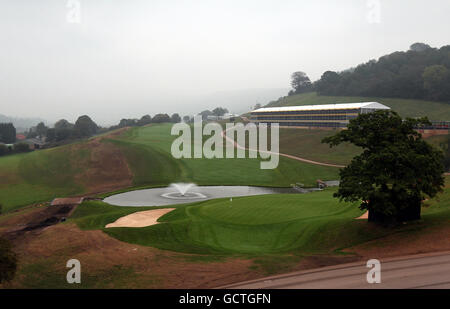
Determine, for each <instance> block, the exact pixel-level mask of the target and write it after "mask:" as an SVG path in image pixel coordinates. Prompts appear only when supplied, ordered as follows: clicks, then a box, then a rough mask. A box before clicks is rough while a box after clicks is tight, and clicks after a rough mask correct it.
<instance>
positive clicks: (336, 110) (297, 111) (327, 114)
mask: <svg viewBox="0 0 450 309" xmlns="http://www.w3.org/2000/svg"><path fill="white" fill-rule="evenodd" d="M388 109H390V108H389V107H387V106H385V105H383V104H380V103H378V102H364V103H343V104H325V105H305V106H284V107H264V108H259V109H257V110H254V111H252V112H251V117H250V121H251V122H254V123H256V124H259V123H267V124H270V123H279V125H280V126H281V127H295V128H308V129H338V128H346V127H347V125H348V123H349V120H351V119H353V118H356V117H358V115H359V114H363V113H371V112H374V111H376V110H388Z"/></svg>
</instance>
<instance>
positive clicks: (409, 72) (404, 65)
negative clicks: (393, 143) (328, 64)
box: [297, 43, 450, 103]
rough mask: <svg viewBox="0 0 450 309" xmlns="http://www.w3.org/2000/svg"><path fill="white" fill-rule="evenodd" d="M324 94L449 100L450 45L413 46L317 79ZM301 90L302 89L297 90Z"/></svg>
mask: <svg viewBox="0 0 450 309" xmlns="http://www.w3.org/2000/svg"><path fill="white" fill-rule="evenodd" d="M314 90H315V91H317V92H318V93H319V94H321V95H339V96H364V97H383V98H407V99H421V100H432V101H439V102H448V103H450V45H446V46H443V47H441V48H439V49H438V48H432V47H430V46H429V45H427V44H424V43H415V44H413V45H411V47H410V49H409V50H408V51H406V52H403V51H398V52H394V53H391V54H389V55H385V56H383V57H380V58H379V59H378V60H370V61H368V62H366V63H363V64H360V65H358V66H357V67H356V68H351V69H348V70H345V71H342V72H333V71H326V72H325V73H323V75H322V77H321V78H320V79H319V80H318V81H316V82H314ZM297 93H300V92H297Z"/></svg>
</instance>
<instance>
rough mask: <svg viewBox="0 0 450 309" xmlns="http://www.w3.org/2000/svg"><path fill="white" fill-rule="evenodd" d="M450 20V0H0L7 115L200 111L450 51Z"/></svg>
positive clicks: (0, 93) (0, 108) (2, 102)
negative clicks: (332, 74) (403, 54)
mask: <svg viewBox="0 0 450 309" xmlns="http://www.w3.org/2000/svg"><path fill="white" fill-rule="evenodd" d="M78 4H79V9H80V10H79V11H78V10H77V8H78ZM378 9H379V10H378ZM78 12H79V14H78ZM448 16H450V1H448V0H442V1H438V0H428V1H423V0H417V1H416V0H395V1H392V0H380V1H376V0H346V1H342V0H336V1H331V0H330V1H301V0H295V1H294V0H273V1H272V0H270V1H269V0H267V1H265V0H254V1H250V0H248V1H246V0H238V1H232V0H223V1H214V0H205V1H202V0H192V1H187V0H186V1H181V0H180V1H176V0H161V1H156V0H129V1H123V0H79V1H76V0H75V1H74V0H39V1H36V0H28V1H27V0H0V114H6V115H9V116H22V117H41V118H44V119H48V120H50V121H54V120H57V119H60V118H66V119H68V120H69V121H74V120H75V119H76V117H77V116H79V115H81V114H88V115H90V116H92V118H93V119H94V120H96V121H97V122H99V123H100V124H111V123H113V122H116V121H118V120H119V119H120V118H123V117H140V116H142V115H143V114H147V113H148V114H151V115H153V114H155V113H159V112H168V113H173V112H176V111H178V112H180V114H182V115H184V114H186V113H189V112H191V113H194V112H198V111H199V110H198V109H201V108H203V107H204V106H205V105H208V104H209V106H210V107H211V108H213V107H215V106H216V105H218V104H222V105H223V101H220V100H219V99H218V102H219V103H218V104H216V102H215V101H214V97H215V95H211V94H213V93H216V92H218V96H219V95H221V94H224V93H225V97H226V93H227V92H230V93H233V92H236V91H237V90H239V91H243V90H245V91H247V90H248V89H269V88H270V89H272V88H273V89H278V91H279V90H280V88H288V87H289V83H290V74H291V73H292V72H294V71H296V70H301V71H304V72H306V73H307V74H308V75H309V76H310V78H311V79H312V80H316V79H318V78H320V76H321V74H322V73H323V72H324V71H326V70H335V71H339V70H343V69H347V68H349V67H352V66H355V65H357V64H359V63H361V62H366V61H368V60H370V59H377V58H378V57H380V56H382V55H384V54H387V53H390V52H393V51H397V50H407V49H408V47H409V46H410V45H411V44H412V43H415V42H424V43H427V44H429V45H431V46H433V47H441V46H442V45H447V44H450V42H449V38H450V18H448ZM78 21H79V22H78ZM255 92H257V91H256V90H255ZM275 93H276V91H275ZM274 95H275V94H274ZM231 97H232V96H231ZM256 99H257V98H255V100H256ZM246 100H247V99H246ZM248 100H249V102H248V106H251V105H252V104H254V101H253V98H249V99H248ZM262 103H266V102H262ZM230 106H231V107H232V108H231V109H233V108H234V107H233V102H230ZM231 111H232V110H231Z"/></svg>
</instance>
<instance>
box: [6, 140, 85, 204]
mask: <svg viewBox="0 0 450 309" xmlns="http://www.w3.org/2000/svg"><path fill="white" fill-rule="evenodd" d="M88 156H89V152H88V151H72V146H71V145H68V146H62V147H58V148H53V149H48V150H41V151H34V152H31V153H25V154H17V155H10V156H5V157H1V158H0V203H1V204H2V205H3V211H9V210H13V209H16V208H18V207H20V206H24V205H28V204H32V203H37V202H42V201H47V200H50V199H53V198H54V197H57V196H59V195H71V194H80V193H83V192H84V191H85V189H84V187H83V186H82V185H81V184H80V183H79V182H77V181H76V179H77V175H78V174H79V173H80V171H79V170H78V169H77V168H76V166H79V165H78V164H77V163H76V162H83V160H85V159H86V158H87V157H88Z"/></svg>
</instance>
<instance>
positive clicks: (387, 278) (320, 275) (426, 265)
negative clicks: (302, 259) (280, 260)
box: [223, 251, 450, 289]
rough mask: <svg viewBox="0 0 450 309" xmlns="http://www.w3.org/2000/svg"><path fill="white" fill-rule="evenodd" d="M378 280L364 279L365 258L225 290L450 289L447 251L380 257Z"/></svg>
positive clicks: (238, 285)
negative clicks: (355, 261) (379, 279)
mask: <svg viewBox="0 0 450 309" xmlns="http://www.w3.org/2000/svg"><path fill="white" fill-rule="evenodd" d="M379 260H380V262H381V283H372V284H369V283H368V282H367V279H366V278H367V272H368V271H369V270H370V269H369V268H368V267H367V266H366V262H367V261H362V262H357V263H351V264H341V265H336V266H330V267H323V268H318V269H311V270H307V271H300V272H294V273H289V274H284V275H277V276H272V277H267V278H263V279H258V280H252V281H247V282H242V283H237V284H233V285H229V286H225V287H223V288H227V289H373V288H375V289H380V288H381V289H406V288H425V289H426V288H432V289H449V288H450V251H447V252H441V253H433V254H420V255H413V256H404V257H399V258H391V259H379Z"/></svg>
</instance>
